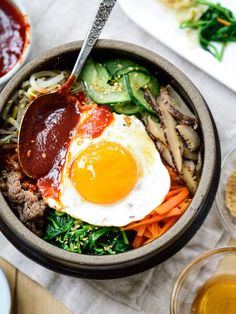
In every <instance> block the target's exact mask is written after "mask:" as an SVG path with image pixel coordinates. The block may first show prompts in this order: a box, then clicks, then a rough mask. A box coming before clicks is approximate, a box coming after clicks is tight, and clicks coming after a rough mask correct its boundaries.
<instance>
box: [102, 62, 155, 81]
mask: <svg viewBox="0 0 236 314" xmlns="http://www.w3.org/2000/svg"><path fill="white" fill-rule="evenodd" d="M103 65H104V66H105V68H106V69H107V71H108V72H109V73H110V75H111V76H112V78H119V77H121V76H123V75H125V74H127V73H129V72H133V71H140V72H143V73H147V74H149V72H148V70H147V69H146V68H144V67H143V66H140V65H139V64H137V63H135V62H134V61H131V60H127V59H112V60H108V61H105V62H104V63H103Z"/></svg>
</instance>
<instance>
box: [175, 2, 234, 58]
mask: <svg viewBox="0 0 236 314" xmlns="http://www.w3.org/2000/svg"><path fill="white" fill-rule="evenodd" d="M195 4H196V5H206V6H208V8H207V10H206V11H205V12H204V13H203V14H202V15H201V16H200V18H199V19H198V20H194V19H190V20H187V21H183V22H182V23H181V24H180V27H181V28H191V29H196V30H197V31H198V35H199V43H200V45H201V47H202V48H203V49H205V50H207V51H209V52H210V53H211V54H212V55H213V56H215V57H216V59H218V60H219V61H221V60H222V58H223V55H224V50H225V47H226V45H227V43H229V42H236V18H235V17H234V15H233V13H232V11H230V10H229V9H227V8H225V7H223V6H221V5H220V4H215V3H212V2H209V1H204V0H197V1H196V2H195ZM217 44H218V45H220V47H219V48H218V47H217Z"/></svg>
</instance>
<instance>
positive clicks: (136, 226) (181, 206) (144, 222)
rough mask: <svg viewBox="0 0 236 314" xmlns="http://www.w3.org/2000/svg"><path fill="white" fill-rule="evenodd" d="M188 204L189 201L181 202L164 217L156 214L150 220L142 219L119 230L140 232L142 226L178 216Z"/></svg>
mask: <svg viewBox="0 0 236 314" xmlns="http://www.w3.org/2000/svg"><path fill="white" fill-rule="evenodd" d="M189 203H190V201H188V202H184V201H183V202H182V203H180V204H179V205H178V207H174V208H172V209H171V210H170V211H169V212H168V213H166V214H164V215H159V214H156V215H155V216H153V217H151V218H148V219H146V218H144V219H142V220H141V221H140V222H136V223H133V224H129V225H128V226H127V227H123V228H121V229H122V230H124V231H127V230H140V229H141V227H143V226H145V227H146V226H147V225H149V224H152V223H156V222H160V221H163V220H166V219H167V218H171V217H173V216H180V215H182V214H183V212H184V211H185V210H186V209H187V207H188V205H189ZM139 235H140V234H139Z"/></svg>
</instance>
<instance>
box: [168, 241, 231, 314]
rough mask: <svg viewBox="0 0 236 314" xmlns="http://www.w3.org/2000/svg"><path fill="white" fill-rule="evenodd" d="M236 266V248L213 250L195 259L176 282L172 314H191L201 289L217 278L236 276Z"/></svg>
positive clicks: (172, 299) (171, 307)
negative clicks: (210, 280) (220, 276)
mask: <svg viewBox="0 0 236 314" xmlns="http://www.w3.org/2000/svg"><path fill="white" fill-rule="evenodd" d="M235 265H236V246H235V247H234V246H230V247H221V248H218V249H213V250H210V251H207V252H205V253H204V254H202V255H200V256H199V257H197V258H196V259H194V260H193V261H192V262H191V263H190V264H189V265H188V266H187V267H186V268H185V269H184V270H183V271H182V272H181V273H180V275H179V277H178V278H177V280H176V283H175V285H174V288H173V291H172V296H171V303H170V314H190V313H191V308H192V304H193V301H194V299H195V297H196V295H197V293H198V291H199V289H200V288H201V287H202V286H203V285H204V284H205V283H206V282H207V281H208V280H209V279H212V278H214V277H216V276H219V275H234V276H236V267H235ZM212 314H213V313H212Z"/></svg>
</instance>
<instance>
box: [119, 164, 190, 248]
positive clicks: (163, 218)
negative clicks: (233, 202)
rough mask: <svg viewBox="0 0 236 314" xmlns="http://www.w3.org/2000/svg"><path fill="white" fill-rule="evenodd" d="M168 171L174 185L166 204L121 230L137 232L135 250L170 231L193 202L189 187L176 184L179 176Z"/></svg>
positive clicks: (134, 243)
mask: <svg viewBox="0 0 236 314" xmlns="http://www.w3.org/2000/svg"><path fill="white" fill-rule="evenodd" d="M168 171H169V173H170V176H171V179H172V180H171V182H172V183H171V187H170V191H169V192H168V193H167V195H166V197H165V200H164V202H163V203H162V204H161V205H160V206H158V207H157V208H156V209H154V210H153V211H152V212H151V213H150V214H148V215H147V216H146V217H145V218H143V219H142V220H140V221H138V222H133V223H131V224H129V225H128V226H126V227H123V228H121V230H134V231H136V232H137V233H136V236H135V239H134V241H133V247H134V248H138V247H140V246H142V245H144V244H147V243H149V242H151V241H153V240H154V239H156V238H158V237H160V236H161V235H163V234H164V233H165V232H166V231H168V230H169V229H170V228H171V227H172V226H173V224H174V223H175V222H176V221H177V220H178V219H179V217H180V216H181V215H182V214H183V213H184V212H185V210H186V209H187V208H188V206H189V204H190V202H191V199H190V198H189V190H188V189H187V187H186V186H183V185H182V183H181V182H178V184H175V182H174V180H173V179H175V178H178V175H177V174H175V173H174V172H173V170H171V169H168Z"/></svg>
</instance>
